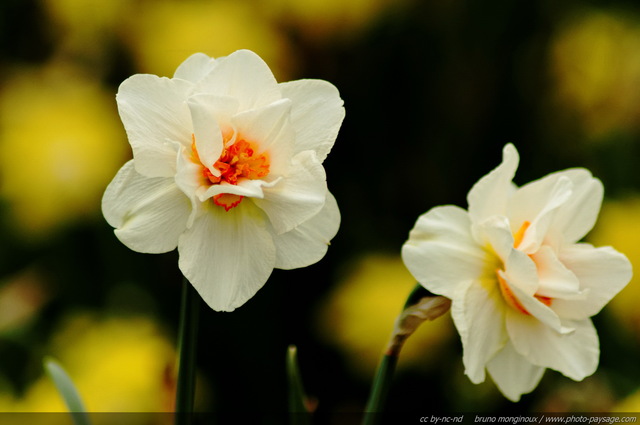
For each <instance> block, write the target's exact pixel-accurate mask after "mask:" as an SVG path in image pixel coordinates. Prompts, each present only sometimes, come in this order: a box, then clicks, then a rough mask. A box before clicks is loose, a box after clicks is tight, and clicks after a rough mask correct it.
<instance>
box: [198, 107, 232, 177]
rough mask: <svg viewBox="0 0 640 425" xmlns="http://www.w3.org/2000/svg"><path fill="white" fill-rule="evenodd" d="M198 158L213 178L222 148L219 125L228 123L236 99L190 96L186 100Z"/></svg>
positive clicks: (217, 171)
mask: <svg viewBox="0 0 640 425" xmlns="http://www.w3.org/2000/svg"><path fill="white" fill-rule="evenodd" d="M187 103H188V105H189V110H190V111H191V118H192V120H193V133H194V137H195V145H196V150H197V154H198V158H199V159H200V162H202V165H204V166H205V167H207V168H208V169H209V171H210V172H211V173H212V174H213V175H214V176H220V171H219V170H218V169H217V168H215V167H214V164H215V163H216V161H217V160H218V159H219V158H220V155H221V154H222V150H223V148H224V144H223V140H222V128H221V124H223V123H225V122H228V121H229V119H230V117H231V115H232V114H234V113H235V110H236V108H237V105H238V101H237V100H236V99H230V98H226V97H220V96H212V95H197V96H191V97H190V98H189V100H188V102H187Z"/></svg>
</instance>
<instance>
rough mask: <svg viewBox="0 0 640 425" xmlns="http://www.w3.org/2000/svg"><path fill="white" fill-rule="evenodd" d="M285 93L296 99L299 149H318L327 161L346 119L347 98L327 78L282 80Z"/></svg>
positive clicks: (293, 116)
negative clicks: (344, 99) (344, 98)
mask: <svg viewBox="0 0 640 425" xmlns="http://www.w3.org/2000/svg"><path fill="white" fill-rule="evenodd" d="M280 88H281V89H282V96H283V97H285V98H289V99H291V100H292V102H293V106H292V110H291V121H292V124H293V127H294V129H295V132H296V146H295V149H296V153H297V152H301V151H303V150H308V149H311V150H314V151H315V152H316V154H317V155H318V159H319V160H320V162H323V161H324V160H325V158H326V157H327V155H328V154H329V151H331V148H332V147H333V144H334V142H335V140H336V137H337V136H338V131H339V130H340V125H341V124H342V120H343V119H344V115H345V111H344V107H343V104H344V102H343V101H342V99H341V98H340V93H338V89H336V87H335V86H334V85H333V84H331V83H329V82H327V81H323V80H297V81H291V82H287V83H281V84H280Z"/></svg>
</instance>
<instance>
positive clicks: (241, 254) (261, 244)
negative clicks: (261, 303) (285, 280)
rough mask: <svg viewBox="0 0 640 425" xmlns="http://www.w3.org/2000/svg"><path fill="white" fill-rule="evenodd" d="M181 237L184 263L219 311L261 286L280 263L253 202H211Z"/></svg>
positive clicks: (239, 302) (191, 278)
mask: <svg viewBox="0 0 640 425" xmlns="http://www.w3.org/2000/svg"><path fill="white" fill-rule="evenodd" d="M206 208H207V211H206V213H205V214H202V215H200V216H198V218H196V220H195V221H194V223H193V226H192V227H191V228H190V229H188V230H187V231H186V232H185V233H184V234H183V235H182V236H181V237H180V239H179V241H178V252H179V253H180V258H179V267H180V270H181V271H182V273H183V274H184V275H185V277H186V278H187V279H188V280H189V281H190V282H191V284H192V285H193V286H194V287H195V288H196V290H197V291H198V293H199V294H200V296H201V297H202V299H203V300H204V301H205V302H206V303H207V304H208V305H209V307H211V308H212V309H214V310H216V311H233V310H234V309H236V308H237V307H240V306H241V305H243V304H244V303H245V302H246V301H247V300H249V298H251V297H252V296H253V295H255V293H256V292H257V291H258V290H259V289H260V288H262V286H263V285H264V284H265V282H266V281H267V279H268V278H269V275H270V274H271V272H272V270H273V268H274V266H275V261H276V253H275V245H274V244H273V240H272V237H271V234H270V233H269V231H268V230H267V225H266V223H265V218H264V216H263V214H262V212H260V210H259V209H257V208H256V207H255V206H254V205H253V204H252V203H251V202H242V203H241V204H239V205H238V206H237V207H235V208H233V209H232V210H230V211H228V212H227V211H225V210H224V209H223V208H220V207H217V206H215V205H212V204H208V205H207V206H206Z"/></svg>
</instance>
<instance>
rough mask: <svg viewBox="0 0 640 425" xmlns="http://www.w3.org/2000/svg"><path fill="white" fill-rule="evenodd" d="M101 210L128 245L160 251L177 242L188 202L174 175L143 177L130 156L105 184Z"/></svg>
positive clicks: (174, 245) (135, 249) (165, 250)
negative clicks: (173, 177)
mask: <svg viewBox="0 0 640 425" xmlns="http://www.w3.org/2000/svg"><path fill="white" fill-rule="evenodd" d="M102 212H103V214H104V216H105V218H106V220H107V222H108V223H109V224H110V225H111V226H113V227H115V228H116V230H115V234H116V236H117V237H118V239H120V241H122V243H124V244H125V245H126V246H127V247H129V248H130V249H132V250H134V251H138V252H144V253H161V252H167V251H171V250H172V249H174V248H175V247H176V246H177V244H178V237H179V236H180V234H181V233H182V232H184V230H185V228H186V223H187V218H188V217H189V214H190V212H191V206H190V203H189V200H188V199H187V197H186V196H184V194H183V193H182V191H180V189H178V187H177V186H176V185H175V183H174V181H173V179H171V178H164V177H156V178H148V177H144V176H142V175H140V174H138V173H137V172H136V170H135V168H134V164H133V160H132V161H129V162H127V163H126V164H125V165H124V166H123V167H122V168H121V169H120V171H118V173H117V174H116V176H115V177H114V179H113V181H112V182H111V183H110V184H109V186H108V187H107V189H106V191H105V193H104V196H103V198H102Z"/></svg>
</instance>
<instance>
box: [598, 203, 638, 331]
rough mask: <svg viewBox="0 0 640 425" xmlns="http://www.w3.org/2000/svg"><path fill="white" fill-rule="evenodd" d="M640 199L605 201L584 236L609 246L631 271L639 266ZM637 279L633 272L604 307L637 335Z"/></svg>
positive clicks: (599, 244)
mask: <svg viewBox="0 0 640 425" xmlns="http://www.w3.org/2000/svg"><path fill="white" fill-rule="evenodd" d="M639 217H640V196H633V197H628V198H626V199H624V200H617V201H606V202H605V203H604V204H603V206H602V210H601V212H600V217H599V219H598V223H597V224H596V226H595V228H594V229H593V231H592V232H591V233H590V234H589V236H588V241H589V242H591V243H593V244H594V245H595V246H604V245H610V246H613V247H614V248H615V249H617V250H618V251H620V252H622V253H623V254H625V255H626V256H627V258H628V259H629V261H631V264H632V266H633V268H634V271H637V270H638V267H639V266H640V220H639V219H638V218H639ZM639 302H640V276H638V274H637V273H634V276H633V277H632V279H631V281H630V282H629V284H627V286H626V287H625V288H624V289H623V290H622V291H620V293H619V294H618V295H616V296H615V297H614V298H613V300H612V301H611V302H610V303H609V304H608V306H607V307H606V308H607V309H608V310H610V311H611V312H612V313H613V314H614V315H615V316H616V318H617V319H618V320H619V321H620V322H621V323H623V324H624V325H626V326H627V327H628V328H629V329H631V330H632V331H633V334H635V335H640V309H638V303H639Z"/></svg>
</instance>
